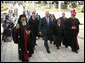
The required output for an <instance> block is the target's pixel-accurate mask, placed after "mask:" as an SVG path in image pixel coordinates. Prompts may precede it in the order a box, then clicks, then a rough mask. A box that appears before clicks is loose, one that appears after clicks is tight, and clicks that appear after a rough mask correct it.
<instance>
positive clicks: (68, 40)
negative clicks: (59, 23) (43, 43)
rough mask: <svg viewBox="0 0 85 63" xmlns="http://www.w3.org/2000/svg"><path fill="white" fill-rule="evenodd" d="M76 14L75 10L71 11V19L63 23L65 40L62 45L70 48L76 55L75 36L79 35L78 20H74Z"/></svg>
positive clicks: (76, 42)
mask: <svg viewBox="0 0 85 63" xmlns="http://www.w3.org/2000/svg"><path fill="white" fill-rule="evenodd" d="M75 16H76V12H75V10H73V11H71V17H70V18H68V20H67V21H66V22H65V24H66V30H65V39H64V43H63V44H64V45H65V46H66V47H67V46H71V49H72V51H73V52H76V53H78V50H79V45H78V41H77V35H78V33H79V24H80V22H79V20H78V19H77V18H75Z"/></svg>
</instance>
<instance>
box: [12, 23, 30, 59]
mask: <svg viewBox="0 0 85 63" xmlns="http://www.w3.org/2000/svg"><path fill="white" fill-rule="evenodd" d="M19 25H20V28H19V29H16V28H15V27H14V28H13V29H12V37H13V41H14V43H15V44H18V53H19V59H20V60H24V51H25V37H24V27H23V26H22V23H21V22H20V23H19ZM26 30H29V26H27V25H26ZM28 36H29V35H28ZM28 39H29V37H28ZM30 41H31V39H30V40H28V41H27V50H28V51H29V48H30V46H29V43H30Z"/></svg>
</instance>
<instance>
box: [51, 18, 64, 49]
mask: <svg viewBox="0 0 85 63" xmlns="http://www.w3.org/2000/svg"><path fill="white" fill-rule="evenodd" d="M56 21H57V22H56V23H55V27H54V30H53V31H54V35H55V38H56V41H55V42H56V47H57V49H59V47H60V46H61V42H62V41H63V33H64V25H63V24H61V20H60V19H57V20H56Z"/></svg>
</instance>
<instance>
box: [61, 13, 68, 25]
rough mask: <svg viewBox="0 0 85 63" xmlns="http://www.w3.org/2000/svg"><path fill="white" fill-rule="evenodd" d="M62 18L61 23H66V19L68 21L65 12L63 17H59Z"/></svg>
mask: <svg viewBox="0 0 85 63" xmlns="http://www.w3.org/2000/svg"><path fill="white" fill-rule="evenodd" d="M59 19H60V20H61V24H63V25H65V21H66V19H67V18H66V17H65V13H64V12H63V13H62V17H60V18H59Z"/></svg>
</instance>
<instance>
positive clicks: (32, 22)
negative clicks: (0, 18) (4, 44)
mask: <svg viewBox="0 0 85 63" xmlns="http://www.w3.org/2000/svg"><path fill="white" fill-rule="evenodd" d="M75 16H76V12H75V10H72V11H71V17H70V18H66V17H65V13H63V14H62V17H60V18H58V19H56V18H55V16H54V14H50V13H49V11H46V12H45V17H43V18H40V16H39V15H36V13H35V12H32V15H31V16H30V18H29V21H27V17H26V15H25V14H22V15H20V16H19V19H18V22H17V25H16V26H15V27H13V28H12V36H13V41H14V43H16V44H18V53H19V59H20V60H22V61H28V60H29V59H28V58H29V57H31V56H32V54H33V53H34V49H35V46H36V45H37V44H36V37H37V36H38V37H42V38H43V40H44V46H45V48H46V51H47V53H50V52H51V51H50V49H49V45H48V41H50V43H51V44H52V43H53V44H54V45H56V47H57V49H59V47H60V46H61V43H63V45H65V47H66V48H68V46H70V47H71V49H72V51H73V52H76V53H78V50H79V44H78V41H77V36H78V33H79V24H80V23H79V20H78V19H77V18H75Z"/></svg>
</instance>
